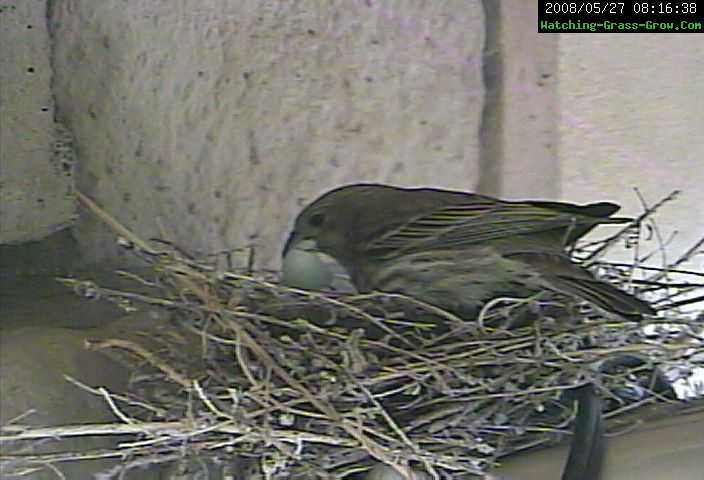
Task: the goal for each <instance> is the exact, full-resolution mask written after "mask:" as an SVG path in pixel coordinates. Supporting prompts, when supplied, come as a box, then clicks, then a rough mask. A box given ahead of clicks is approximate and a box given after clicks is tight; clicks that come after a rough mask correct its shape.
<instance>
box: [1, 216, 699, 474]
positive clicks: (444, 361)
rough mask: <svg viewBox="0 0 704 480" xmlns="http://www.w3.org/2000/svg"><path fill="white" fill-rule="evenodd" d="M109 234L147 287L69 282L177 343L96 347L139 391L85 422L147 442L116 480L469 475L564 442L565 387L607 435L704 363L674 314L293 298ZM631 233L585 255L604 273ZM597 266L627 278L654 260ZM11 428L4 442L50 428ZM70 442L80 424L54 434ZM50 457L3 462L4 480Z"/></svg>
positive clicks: (568, 415) (559, 305)
mask: <svg viewBox="0 0 704 480" xmlns="http://www.w3.org/2000/svg"><path fill="white" fill-rule="evenodd" d="M96 208H97V207H96ZM641 221H642V219H641ZM111 224H112V225H113V226H115V228H116V229H117V230H118V232H119V233H120V235H121V236H122V238H124V239H127V241H126V243H127V245H128V246H129V247H130V248H132V249H133V251H134V252H135V254H136V255H138V256H140V257H141V258H142V259H143V260H144V262H145V263H146V265H147V266H148V269H147V272H146V273H144V274H140V275H139V276H137V275H135V274H126V273H125V274H124V275H126V276H128V278H130V279H131V280H133V282H134V285H135V288H133V289H123V290H119V291H118V290H111V289H107V288H103V287H100V286H98V285H96V284H95V283H93V282H92V281H90V280H78V279H63V281H64V283H66V284H67V285H69V286H71V287H72V288H74V289H76V291H77V292H78V293H80V294H81V295H83V296H86V297H90V298H101V299H108V300H111V301H114V302H116V303H117V304H119V305H120V306H122V307H123V308H124V309H125V310H127V311H133V310H134V309H139V308H143V307H144V306H150V307H154V306H156V307H158V308H160V309H164V310H165V311H168V312H169V335H170V336H171V337H170V340H169V339H164V341H160V342H159V341H158V342H151V343H140V342H138V341H133V340H125V339H121V338H114V339H108V340H103V341H100V342H93V343H92V344H91V347H92V348H97V349H107V350H114V351H119V352H121V354H122V355H123V359H124V360H125V361H126V362H128V363H129V364H130V365H131V367H132V368H133V369H134V378H133V382H132V388H131V389H130V391H129V392H104V391H100V392H98V393H100V394H102V395H103V396H105V397H106V399H107V400H108V402H109V404H110V406H111V408H112V409H113V411H114V412H115V413H116V415H118V417H119V418H122V419H123V420H124V422H123V423H121V424H112V425H103V426H93V427H92V430H91V429H90V428H87V429H86V426H83V427H81V428H84V429H86V430H85V431H86V432H87V433H86V434H96V432H99V433H100V432H101V433H119V434H124V433H132V434H134V435H136V436H137V441H135V442H131V443H130V444H128V445H124V446H123V447H121V448H119V449H116V450H115V451H114V452H113V453H114V454H115V456H120V457H121V458H123V459H124V461H123V462H122V464H121V465H120V467H119V468H117V469H115V471H113V472H108V473H109V475H108V474H106V476H107V477H109V476H112V475H114V476H115V477H117V476H118V475H119V474H120V472H122V471H124V470H126V469H129V468H132V467H134V466H137V465H144V464H145V463H164V462H172V461H174V460H175V459H183V458H186V457H189V456H197V457H198V458H199V459H210V460H212V462H211V464H221V465H227V466H229V468H233V469H237V470H239V471H240V474H241V472H242V470H243V469H245V470H246V471H247V472H248V473H247V474H246V476H244V477H245V478H267V479H269V478H271V479H284V478H286V479H288V478H291V479H298V478H301V479H302V478H311V479H312V478H361V477H362V476H363V475H364V472H365V471H366V470H368V469H369V468H371V467H372V466H373V465H375V464H376V463H377V462H379V461H382V462H385V463H388V464H390V465H393V466H394V467H395V468H397V469H399V471H408V469H409V468H412V469H417V470H423V471H426V472H427V473H428V474H430V475H431V476H433V475H437V476H438V477H439V478H454V479H457V478H475V477H474V476H476V475H482V474H484V473H486V472H487V471H488V470H490V469H491V468H492V467H493V466H494V465H495V464H496V463H497V462H498V461H499V460H500V459H501V458H502V457H504V456H506V455H509V454H512V453H515V452H519V451H523V450H526V449H531V448H535V447H538V446H542V445H548V444H553V443H555V442H557V441H559V440H561V439H563V438H565V437H566V434H567V433H568V432H569V431H570V428H571V422H572V421H573V419H574V406H573V405H572V402H571V401H570V399H569V395H566V394H565V392H567V391H569V390H571V389H573V388H574V387H576V386H579V385H583V384H587V383H592V384H594V385H596V387H597V388H598V390H599V392H600V394H601V397H602V398H603V399H604V401H605V409H606V413H605V415H606V417H607V419H608V421H609V425H610V427H611V428H612V429H614V428H624V426H625V425H628V423H629V422H630V421H631V419H630V417H629V414H632V413H633V412H639V411H643V409H644V408H645V407H647V406H648V405H653V404H667V403H670V404H674V405H676V406H677V408H681V407H682V405H681V403H680V402H679V401H678V400H677V399H676V398H675V395H673V392H672V389H671V387H670V385H671V384H672V381H673V380H675V379H676V377H677V375H679V377H681V378H685V377H686V376H687V375H686V372H688V371H690V370H691V369H692V368H694V367H696V366H697V365H701V364H702V363H704V358H702V355H701V354H698V352H701V351H702V343H704V340H703V338H704V337H703V336H702V326H703V322H702V321H701V319H696V318H692V317H691V316H689V317H688V316H685V315H681V314H680V313H679V312H678V311H677V310H676V309H674V308H673V309H670V310H668V311H666V312H665V313H664V314H661V317H659V318H657V319H651V320H646V321H644V322H640V323H634V322H628V321H625V320H623V319H621V318H617V317H613V316H609V315H607V314H604V313H603V312H600V311H595V310H591V309H590V308H589V307H587V306H585V305H583V304H581V303H579V302H578V301H577V300H575V299H572V298H568V297H563V296H559V295H555V294H549V293H548V292H545V293H543V294H541V295H539V296H536V297H534V298H529V299H511V298H502V299H496V300H495V301H493V302H491V303H490V304H488V305H486V306H485V307H484V308H483V309H482V311H481V312H480V313H479V315H478V316H477V318H473V319H466V318H459V317H457V316H455V315H453V314H450V313H448V312H445V311H441V310H439V309H437V308H436V307H433V306H432V305H427V304H424V303H421V302H419V301H417V300H414V299H412V298H408V297H404V296H402V295H391V294H382V293H373V294H365V295H359V294H344V295H343V294H335V293H317V292H307V291H301V290H295V289H289V288H285V287H282V286H280V285H277V284H276V283H275V282H273V281H272V280H273V279H272V278H271V276H270V275H267V274H262V275H256V274H252V273H251V272H242V271H227V270H223V269H221V268H218V266H217V262H209V261H204V260H200V259H193V258H191V257H190V256H188V255H185V254H184V253H182V252H180V251H179V250H178V249H177V248H174V247H172V246H171V245H170V244H168V243H165V242H161V243H159V244H158V245H159V248H158V249H157V248H155V247H154V246H153V245H147V244H146V243H145V242H143V241H141V240H139V239H138V238H136V237H135V236H134V235H133V234H131V233H130V232H128V231H126V230H125V229H124V228H123V227H119V226H118V225H117V224H116V223H115V222H114V220H111ZM624 235H627V233H621V234H620V236H619V237H618V238H616V239H614V238H612V239H609V240H606V241H604V242H601V243H599V244H595V245H591V246H589V248H588V249H587V250H583V251H581V252H578V253H580V254H581V255H582V256H583V257H584V258H585V259H588V260H587V261H591V262H593V263H594V264H595V267H596V266H597V264H596V263H595V262H596V260H597V258H598V255H599V254H601V253H602V252H603V251H604V249H605V245H608V244H614V243H615V242H617V241H619V239H623V236H624ZM700 246H701V244H698V245H697V246H696V247H695V248H694V249H693V250H692V252H696V251H697V250H698V249H699V248H700ZM595 252H596V253H595ZM689 255H690V256H691V255H693V253H691V252H690V253H689ZM685 261H686V260H685ZM682 263H683V262H682V261H680V262H679V263H678V264H677V265H675V266H674V267H673V266H668V267H667V268H669V269H670V270H672V269H673V268H675V267H678V266H681V265H682ZM600 268H601V269H602V273H605V274H607V275H608V276H610V277H611V279H612V280H615V281H616V280H620V281H624V279H628V278H631V279H632V278H634V273H635V271H634V270H637V269H640V268H647V267H641V266H640V265H626V266H620V265H608V264H601V267H600ZM665 271H666V268H659V269H653V270H646V272H647V273H648V274H649V276H650V280H648V282H647V283H645V284H644V285H646V286H647V288H649V289H651V290H652V291H651V294H654V293H657V292H658V291H660V292H664V291H666V292H667V295H666V296H665V295H661V298H663V299H664V298H666V297H667V298H669V303H670V304H671V305H675V304H676V302H675V300H674V299H677V298H679V297H678V295H680V293H681V292H683V291H684V292H687V293H689V294H691V293H692V292H693V291H695V290H696V289H697V288H700V287H701V286H697V285H696V284H693V283H691V282H689V283H681V284H674V283H673V282H672V281H671V280H667V279H665V280H662V278H661V276H662V275H661V274H662V272H665ZM700 291H701V290H700ZM663 301H664V300H663ZM174 338H177V339H178V341H174ZM673 372H675V373H673ZM83 388H91V387H89V386H83ZM13 428H14V430H6V432H5V435H4V437H3V439H5V440H7V439H10V438H11V437H12V438H14V439H27V438H39V437H41V436H45V435H46V434H47V430H46V429H44V430H43V431H42V432H43V433H41V434H36V437H32V431H33V430H32V429H30V428H23V429H18V428H17V427H13ZM76 428H79V427H76ZM8 432H9V433H8ZM69 434H70V435H74V436H75V435H76V431H75V430H72V429H71V427H70V426H68V427H63V428H62V429H53V430H51V435H52V436H54V437H59V438H60V437H62V436H64V435H65V436H68V435H69ZM69 457H70V455H69ZM75 458H82V457H80V455H76V457H75ZM69 459H70V458H69ZM46 461H47V458H46V457H42V456H41V455H38V456H36V457H31V456H27V457H23V458H22V460H18V459H17V458H11V459H10V458H4V459H3V462H4V463H5V471H6V472H8V473H12V471H19V470H20V469H23V468H25V469H26V468H28V467H30V466H33V465H38V464H41V463H43V462H46Z"/></svg>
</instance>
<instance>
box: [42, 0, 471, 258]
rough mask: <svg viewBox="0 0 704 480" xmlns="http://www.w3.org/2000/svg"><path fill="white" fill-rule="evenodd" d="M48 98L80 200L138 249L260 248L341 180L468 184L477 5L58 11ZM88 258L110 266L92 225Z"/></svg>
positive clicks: (253, 1)
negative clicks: (96, 205)
mask: <svg viewBox="0 0 704 480" xmlns="http://www.w3.org/2000/svg"><path fill="white" fill-rule="evenodd" d="M51 24H52V28H53V32H54V42H55V47H54V48H55V52H54V68H55V75H56V82H55V92H56V99H57V104H58V108H59V113H60V115H61V117H62V118H64V119H65V120H66V122H67V123H68V124H69V125H70V127H71V129H72V131H73V132H74V134H75V135H76V141H77V144H78V145H79V153H80V157H81V162H80V170H79V187H80V188H81V189H82V190H83V191H84V192H85V193H86V194H88V195H90V196H92V197H94V198H95V199H96V200H97V201H98V202H100V203H101V204H102V205H103V206H104V207H105V208H106V209H107V210H109V211H110V212H111V213H112V214H113V215H115V216H116V217H117V219H118V220H120V221H121V222H123V223H124V224H125V225H127V226H128V227H129V228H131V229H133V230H134V231H135V232H137V233H139V234H140V235H141V236H144V237H149V236H151V235H156V234H157V228H156V227H157V220H159V221H160V222H161V223H162V224H163V226H164V227H165V229H166V231H167V232H169V234H170V236H171V237H172V238H173V239H175V240H176V241H177V242H178V243H179V244H180V245H181V246H182V247H184V248H186V249H187V250H189V251H192V252H196V253H198V252H215V251H218V250H222V249H227V248H232V247H237V246H242V245H245V244H249V243H256V244H258V245H259V246H260V247H261V249H260V250H259V252H258V255H257V259H258V266H260V267H261V266H276V265H277V264H278V254H279V250H280V247H281V242H282V239H283V235H284V232H285V230H286V229H287V228H288V227H289V223H290V221H291V218H292V217H293V215H294V214H295V212H296V211H297V210H298V209H299V208H300V206H301V205H302V204H303V203H304V202H307V201H309V200H311V199H312V198H313V197H314V196H316V195H317V194H318V193H320V192H321V191H323V190H326V189H328V188H330V187H332V186H335V185H338V184H340V183H343V182H348V181H360V180H375V181H385V182H393V183H403V184H427V183H432V184H438V185H444V186H447V187H455V188H464V189H472V188H475V186H476V185H475V184H476V179H477V157H478V130H479V122H480V118H481V114H482V105H483V87H482V81H481V74H482V72H481V66H482V62H481V54H482V48H483V25H484V23H483V18H482V9H481V5H480V2H479V1H478V0H476V1H470V0H453V1H446V2H423V1H410V2H409V1H402V0H399V1H393V2H383V3H381V2H366V1H362V0H359V1H356V0H355V1H325V2H320V1H313V0H309V1H299V2H288V1H287V2H280V1H273V0H272V1H262V0H249V1H237V2H234V1H227V0H202V1H199V2H193V1H188V0H168V1H167V0H144V1H139V0H131V1H129V2H109V1H95V0H64V1H61V2H54V7H53V11H52V14H51ZM75 231H76V235H77V237H78V238H79V240H80V241H81V242H82V244H83V245H84V252H85V255H86V256H87V257H93V258H94V259H101V258H106V257H110V256H112V255H114V253H115V249H114V248H113V247H112V245H113V241H112V236H111V234H110V235H108V234H106V233H104V232H105V229H104V228H103V227H102V226H99V225H97V224H96V223H95V222H94V221H93V220H91V219H90V218H89V217H86V218H84V219H82V221H81V223H80V224H79V225H78V227H77V228H76V230H75Z"/></svg>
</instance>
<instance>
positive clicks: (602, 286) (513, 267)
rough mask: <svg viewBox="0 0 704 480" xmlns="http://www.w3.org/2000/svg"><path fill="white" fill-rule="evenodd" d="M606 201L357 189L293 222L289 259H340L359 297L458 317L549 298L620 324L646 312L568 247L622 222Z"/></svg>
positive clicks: (325, 198)
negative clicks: (590, 308) (583, 306)
mask: <svg viewBox="0 0 704 480" xmlns="http://www.w3.org/2000/svg"><path fill="white" fill-rule="evenodd" d="M618 209H619V206H618V205H615V204H613V203H608V202H601V203H592V204H589V205H574V204H571V203H563V202H548V201H504V200H500V199H497V198H492V197H489V196H485V195H478V194H473V193H466V192H459V191H449V190H439V189H434V188H399V187H393V186H388V185H380V184H354V185H346V186H342V187H339V188H336V189H334V190H331V191H329V192H327V193H325V194H323V195H322V196H320V197H319V198H318V199H316V200H315V201H313V202H312V203H311V204H309V205H308V206H306V207H305V208H304V209H303V211H302V212H301V213H300V214H299V215H298V217H297V218H296V222H295V226H294V229H293V231H292V232H291V234H290V236H289V238H288V240H287V241H286V245H285V247H284V251H283V254H284V257H285V256H286V254H287V253H288V252H289V251H290V250H291V249H292V248H294V247H295V246H296V245H298V244H299V243H300V242H303V241H308V242H307V245H311V244H313V245H315V248H317V250H319V251H320V252H323V253H326V254H328V255H330V256H332V257H333V258H335V259H336V260H337V261H338V262H339V263H340V264H341V265H342V266H343V267H344V268H345V269H346V270H347V272H348V273H349V275H350V277H351V280H352V283H353V284H354V285H355V287H356V288H357V289H358V290H359V291H360V292H367V291H371V290H379V291H384V292H393V293H403V294H406V295H409V296H412V297H415V298H418V299H420V300H423V301H425V302H427V303H430V304H433V305H436V306H438V307H441V308H444V309H446V310H449V311H452V312H455V313H457V314H460V315H463V316H467V315H471V314H473V313H476V311H477V309H478V308H479V307H481V305H482V304H484V303H485V302H487V301H488V300H491V299H492V298H495V297H498V296H503V295H511V296H529V295H532V294H535V293H536V292H539V291H541V290H552V291H557V292H560V293H563V294H568V295H572V296H576V297H579V298H581V299H584V300H587V301H589V302H592V303H593V304H595V305H597V306H599V307H601V308H603V309H604V310H607V311H609V312H613V313H616V314H619V315H622V316H624V317H629V318H639V317H641V316H642V315H643V314H648V315H650V314H654V313H655V311H654V310H653V308H652V307H650V305H648V304H647V303H646V302H644V301H642V300H640V299H638V298H636V297H634V296H633V295H630V294H628V293H626V292H623V291H621V290H619V289H618V288H616V287H614V286H613V285H610V284H608V283H605V282H603V281H601V280H598V279H597V278H595V277H594V276H593V275H592V274H591V273H590V272H589V271H587V270H586V269H585V268H583V267H581V266H580V265H578V264H577V263H575V262H574V261H572V260H571V259H570V258H569V256H568V255H567V253H566V251H565V249H566V247H569V246H571V245H573V244H574V243H575V242H576V241H577V240H578V239H579V238H581V237H582V236H584V235H585V234H586V233H588V232H589V231H591V230H592V229H593V228H594V227H596V226H597V225H599V224H621V223H626V222H628V221H630V219H628V218H617V217H612V215H613V214H614V213H615V212H616V211H617V210H618Z"/></svg>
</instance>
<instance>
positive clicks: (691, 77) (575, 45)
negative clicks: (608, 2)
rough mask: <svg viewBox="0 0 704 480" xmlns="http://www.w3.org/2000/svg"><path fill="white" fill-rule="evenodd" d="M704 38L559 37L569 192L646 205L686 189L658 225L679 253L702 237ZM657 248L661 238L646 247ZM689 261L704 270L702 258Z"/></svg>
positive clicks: (634, 208)
mask: <svg viewBox="0 0 704 480" xmlns="http://www.w3.org/2000/svg"><path fill="white" fill-rule="evenodd" d="M701 40H702V36H701V35H698V34H657V33H655V34H634V35H623V34H603V35H602V34H599V35H561V36H560V41H559V58H560V61H559V83H558V85H559V92H560V137H559V138H560V143H559V155H560V158H561V169H562V196H563V197H565V198H570V199H574V200H581V201H589V200H593V199H600V198H601V199H613V200H617V201H618V202H620V203H622V204H623V205H624V211H625V212H626V213H628V214H638V213H640V212H641V211H642V209H641V207H640V203H639V201H638V198H637V196H636V195H635V194H634V192H633V188H634V187H638V188H639V189H640V190H641V191H642V193H643V195H644V196H645V198H646V199H647V200H648V201H649V202H650V203H651V204H652V203H655V202H656V201H657V200H659V199H660V198H662V197H664V196H665V195H666V194H668V193H669V192H670V191H672V190H675V189H679V190H682V191H683V192H684V193H683V195H682V196H681V198H680V199H679V200H678V201H676V202H672V203H671V204H669V205H668V206H666V207H665V208H663V210H662V212H661V214H660V215H658V217H657V218H658V225H659V226H660V227H661V230H662V235H663V237H664V238H665V239H667V238H668V237H669V236H670V235H671V234H672V232H673V231H674V230H679V233H678V235H677V237H676V238H675V240H674V241H673V242H672V244H671V245H670V246H668V248H667V251H668V253H669V259H670V260H672V259H673V257H675V254H676V253H679V252H682V251H683V250H684V249H685V248H687V247H689V246H691V245H692V244H693V243H694V241H695V240H696V239H698V238H700V237H701V236H702V235H703V234H704V188H702V187H703V186H704V135H702V132H704V42H702V41H701ZM651 248H657V243H656V242H655V241H653V242H649V243H648V249H651ZM690 267H695V268H696V269H698V270H699V271H704V256H702V255H699V256H698V257H697V259H696V261H695V262H694V263H693V264H690Z"/></svg>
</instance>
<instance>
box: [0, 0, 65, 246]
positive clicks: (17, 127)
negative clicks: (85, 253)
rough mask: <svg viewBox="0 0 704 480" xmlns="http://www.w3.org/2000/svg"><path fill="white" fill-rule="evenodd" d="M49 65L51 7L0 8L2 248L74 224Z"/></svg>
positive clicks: (37, 0) (41, 0)
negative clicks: (58, 145)
mask: <svg viewBox="0 0 704 480" xmlns="http://www.w3.org/2000/svg"><path fill="white" fill-rule="evenodd" d="M50 58H51V47H50V39H49V31H48V29H47V24H46V1H45V0H25V1H19V2H18V1H9V0H0V244H3V243H14V242H24V241H28V240H39V239H41V238H43V237H45V236H47V235H49V234H50V233H52V232H54V231H56V230H58V229H60V228H63V227H66V226H67V225H69V224H71V222H72V221H73V219H74V217H75V205H74V201H73V193H72V186H73V178H72V175H73V169H72V168H73V167H72V161H71V158H70V156H67V155H63V154H57V152H56V150H57V142H61V141H64V142H66V141H68V140H69V137H66V136H65V135H64V133H65V132H64V131H63V130H61V131H59V132H57V131H56V129H57V128H58V129H61V127H60V126H56V125H54V100H53V97H52V91H51V80H52V71H51V63H50ZM66 147H67V145H63V146H62V147H61V150H62V151H66ZM68 151H70V150H68Z"/></svg>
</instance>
